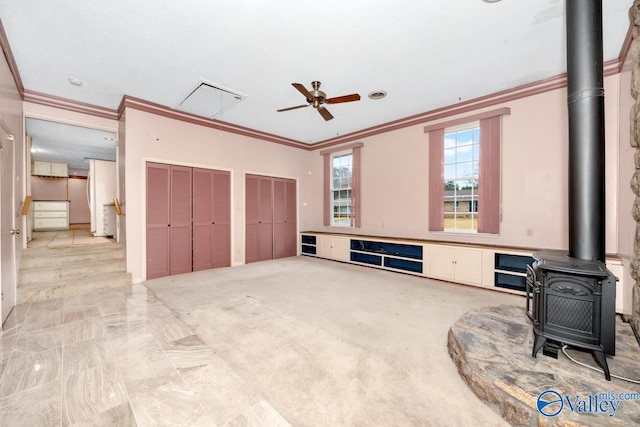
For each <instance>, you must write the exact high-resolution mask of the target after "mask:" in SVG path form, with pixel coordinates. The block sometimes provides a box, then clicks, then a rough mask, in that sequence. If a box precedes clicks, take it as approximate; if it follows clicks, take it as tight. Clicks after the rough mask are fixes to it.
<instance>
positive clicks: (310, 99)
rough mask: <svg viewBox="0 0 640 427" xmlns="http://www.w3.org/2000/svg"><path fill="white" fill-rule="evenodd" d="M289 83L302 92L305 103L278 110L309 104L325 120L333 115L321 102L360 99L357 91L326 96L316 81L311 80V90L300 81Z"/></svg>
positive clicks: (287, 109) (332, 102)
mask: <svg viewBox="0 0 640 427" xmlns="http://www.w3.org/2000/svg"><path fill="white" fill-rule="evenodd" d="M291 84H292V85H293V87H295V88H296V89H298V91H299V92H300V93H301V94H303V95H304V97H305V98H307V103H306V104H303V105H296V106H295V107H289V108H282V109H280V110H278V112H281V111H289V110H295V109H296V108H303V107H308V106H310V105H311V106H313V108H315V109H316V110H318V113H320V115H321V116H322V117H323V118H324V119H325V120H331V119H333V116H332V115H331V113H330V112H329V110H327V109H326V108H324V107H323V106H322V104H339V103H341V102H351V101H360V95H358V94H357V93H352V94H351V95H343V96H336V97H334V98H327V95H326V94H325V93H324V92H322V91H321V90H320V82H318V81H314V82H311V86H312V87H313V91H308V90H307V88H305V87H304V86H303V85H302V84H300V83H291Z"/></svg>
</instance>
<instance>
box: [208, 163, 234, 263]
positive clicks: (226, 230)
mask: <svg viewBox="0 0 640 427" xmlns="http://www.w3.org/2000/svg"><path fill="white" fill-rule="evenodd" d="M212 176H213V208H212V210H213V217H212V219H213V220H212V226H211V235H212V243H211V247H212V253H213V259H212V267H213V268H216V267H228V266H230V265H231V174H230V173H229V172H224V171H214V172H213V175H212Z"/></svg>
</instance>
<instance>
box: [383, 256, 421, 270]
mask: <svg viewBox="0 0 640 427" xmlns="http://www.w3.org/2000/svg"><path fill="white" fill-rule="evenodd" d="M384 266H385V267H389V268H395V269H396V270H405V271H412V272H414V273H422V263H421V262H418V261H409V260H406V259H399V258H390V257H385V259H384Z"/></svg>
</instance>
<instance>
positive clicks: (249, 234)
mask: <svg viewBox="0 0 640 427" xmlns="http://www.w3.org/2000/svg"><path fill="white" fill-rule="evenodd" d="M272 187H273V180H272V178H269V177H264V176H257V175H247V176H246V180H245V193H246V210H245V221H246V227H245V234H246V236H245V262H246V263H249V262H256V261H264V260H268V259H273V188H272Z"/></svg>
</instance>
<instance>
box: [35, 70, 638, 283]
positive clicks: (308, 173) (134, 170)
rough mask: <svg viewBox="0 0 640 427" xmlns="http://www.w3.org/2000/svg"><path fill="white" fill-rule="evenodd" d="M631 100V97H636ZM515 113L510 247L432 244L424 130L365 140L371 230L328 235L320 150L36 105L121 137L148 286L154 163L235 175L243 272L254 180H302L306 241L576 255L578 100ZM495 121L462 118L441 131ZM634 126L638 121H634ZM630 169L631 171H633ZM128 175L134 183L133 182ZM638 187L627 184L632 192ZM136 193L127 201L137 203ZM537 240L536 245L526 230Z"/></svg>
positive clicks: (506, 154) (618, 198)
mask: <svg viewBox="0 0 640 427" xmlns="http://www.w3.org/2000/svg"><path fill="white" fill-rule="evenodd" d="M628 78H629V77H628V76H625V75H624V74H623V75H621V76H620V75H614V76H610V77H607V78H606V79H605V91H606V98H605V102H606V120H607V122H606V139H607V141H606V144H607V145H606V150H607V172H606V173H607V175H606V177H607V224H606V231H607V248H606V249H607V252H608V253H618V252H619V251H623V250H624V251H629V250H630V249H632V248H630V247H629V244H628V243H626V240H625V241H624V242H620V241H619V240H618V239H619V238H620V239H621V240H622V239H624V238H625V237H624V235H623V232H627V231H628V230H629V229H632V228H633V225H629V224H627V221H626V220H625V219H624V218H625V216H624V212H625V209H626V208H627V205H628V204H629V197H630V196H628V195H622V193H623V191H622V190H623V189H624V188H625V186H627V185H628V179H627V177H626V176H625V175H624V173H623V172H620V171H619V168H618V161H619V159H620V158H621V157H625V158H626V157H628V155H627V154H625V153H623V152H622V151H623V150H625V149H626V148H624V147H625V146H624V144H623V143H619V142H618V141H619V137H621V135H619V132H623V131H620V130H619V122H622V121H623V120H622V119H621V118H620V115H619V114H618V111H619V108H622V106H623V104H624V102H626V101H625V100H622V99H621V95H620V93H621V89H620V87H621V85H624V83H623V82H622V80H624V79H628ZM625 96H626V95H625ZM500 107H509V108H510V109H511V114H510V115H509V116H505V117H504V119H503V138H502V153H503V154H502V222H501V233H500V235H482V234H478V235H470V234H451V233H443V232H440V233H430V232H428V217H427V215H428V135H427V134H425V133H424V132H423V127H424V126H426V125H429V124H434V123H437V121H433V122H424V123H421V124H419V125H415V126H412V127H407V128H402V129H399V130H395V131H390V132H386V133H383V134H379V135H375V136H372V137H367V138H363V139H362V140H359V141H356V142H363V143H364V147H363V148H362V201H363V205H362V227H361V228H359V229H357V230H345V229H341V228H336V227H324V226H323V225H322V213H323V212H322V209H323V208H322V204H323V173H322V165H323V162H322V156H321V155H320V154H319V151H320V150H314V151H305V150H301V149H297V148H290V147H287V146H283V145H279V144H273V143H269V142H266V141H261V140H259V139H255V138H251V137H247V136H241V135H237V134H232V133H228V132H224V131H220V130H216V129H211V128H207V127H203V126H199V125H195V124H189V123H185V122H181V121H178V120H174V119H170V118H166V117H162V116H159V115H154V114H151V113H148V112H143V111H140V110H137V109H133V108H127V109H126V111H125V113H124V115H123V117H122V119H121V121H120V123H119V129H118V124H117V123H116V122H114V121H112V120H107V119H96V118H90V117H89V116H83V115H79V114H78V113H70V112H64V111H62V112H61V111H55V110H53V111H52V110H51V109H50V107H43V106H37V105H29V104H28V103H25V110H26V113H27V110H29V112H28V115H29V116H32V117H41V118H43V117H48V119H50V120H51V119H54V120H55V116H57V115H59V116H61V118H62V121H63V122H67V123H69V122H71V123H73V122H76V124H78V123H77V122H83V123H84V124H85V125H86V122H91V121H93V122H94V123H92V125H91V126H90V127H96V128H110V129H111V130H114V129H116V130H117V131H118V136H119V145H118V151H119V154H118V161H119V163H120V170H119V180H120V183H119V191H120V194H119V197H120V200H121V202H122V203H123V209H124V212H125V216H124V217H121V219H120V220H121V222H124V220H125V219H126V229H125V227H122V225H121V228H120V233H121V238H123V237H124V235H125V230H126V256H127V269H128V271H129V272H131V273H132V275H133V278H134V280H135V281H141V280H144V277H145V272H144V265H145V262H144V260H145V248H144V245H143V242H144V241H145V240H144V237H145V236H144V218H145V207H144V190H145V182H144V173H143V171H144V165H145V162H146V161H155V162H161V163H162V162H164V163H172V164H179V165H187V166H194V167H204V168H213V169H221V170H229V171H231V177H232V264H233V265H237V264H242V263H244V176H245V174H246V173H253V174H263V175H270V176H279V177H284V178H293V179H296V180H298V189H299V190H298V191H299V197H298V215H299V218H298V224H299V230H301V231H303V230H319V231H335V232H341V231H346V232H349V231H355V232H358V233H364V234H371V235H381V236H394V237H411V238H424V239H431V240H439V241H456V242H469V243H481V244H494V245H504V246H516V247H526V248H554V249H566V248H567V244H568V236H567V235H568V231H567V191H568V190H567V126H566V121H567V112H566V91H565V89H556V90H553V91H548V92H543V93H541V94H537V95H533V96H530V97H528V98H522V99H517V100H514V101H509V102H505V103H503V104H499V105H494V106H492V107H490V108H487V109H485V110H488V109H495V108H500ZM481 111H483V110H482V109H479V110H475V111H471V112H468V113H466V114H464V115H458V116H451V117H447V118H446V119H442V120H441V121H446V120H451V119H455V118H457V117H464V116H466V115H472V114H475V113H478V112H481ZM624 114H626V113H624ZM625 161H627V162H628V159H627V160H625ZM125 175H126V182H125V179H124V177H125ZM625 180H626V182H624V181H625ZM125 192H126V197H125ZM527 228H532V229H533V236H531V237H528V236H526V233H525V231H526V229H527Z"/></svg>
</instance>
